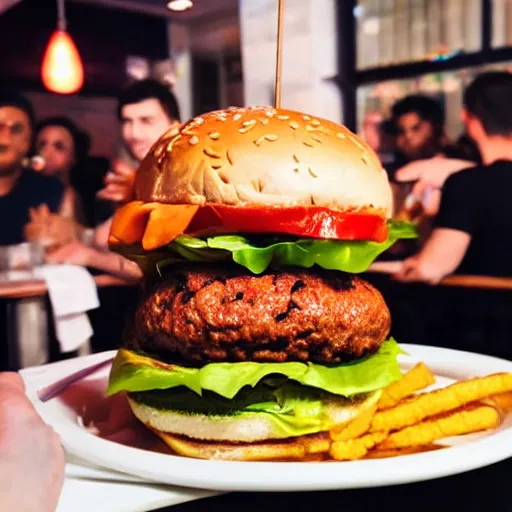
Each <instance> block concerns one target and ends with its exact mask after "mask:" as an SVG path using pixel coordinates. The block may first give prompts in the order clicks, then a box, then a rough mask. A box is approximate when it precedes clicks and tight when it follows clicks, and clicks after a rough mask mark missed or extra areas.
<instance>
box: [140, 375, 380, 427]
mask: <svg viewBox="0 0 512 512" xmlns="http://www.w3.org/2000/svg"><path fill="white" fill-rule="evenodd" d="M377 393H379V392H377ZM131 397H132V398H133V399H134V400H135V401H137V402H138V403H141V404H144V405H147V406H149V407H152V408H156V409H159V410H160V411H161V413H162V414H165V412H166V411H172V412H182V413H183V414H186V415H187V416H191V415H194V414H199V415H205V414H206V415H208V417H209V418H210V420H211V421H215V419H216V418H218V419H219V420H221V419H223V418H225V417H227V416H229V417H237V418H251V417H255V416H257V417H261V416H262V415H263V416H265V418H266V420H267V421H269V422H271V423H272V425H273V434H274V435H275V436H276V437H291V436H300V435H306V434H313V433H316V432H321V431H325V430H330V429H331V428H332V427H333V426H334V424H333V420H332V412H333V411H336V410H338V409H344V408H346V407H350V406H353V405H357V404H358V403H359V402H361V401H363V400H366V399H368V398H369V395H367V394H365V395H359V396H357V397H355V398H345V397H340V396H336V395H332V394H329V393H325V392H324V391H321V390H318V389H314V388H309V387H304V386H301V385H300V384H296V383H293V382H292V381H285V382H284V384H282V383H277V384H276V385H274V383H269V382H268V381H263V382H260V383H259V384H258V385H257V386H256V387H255V388H244V389H242V390H241V391H240V392H239V393H238V394H237V395H236V396H235V397H234V398H233V399H231V400H229V399H227V398H223V397H221V396H219V395H217V394H216V393H212V392H209V391H205V392H204V394H203V396H202V397H200V396H198V395H197V394H195V393H194V392H193V391H190V390H189V389H186V388H183V387H180V388H174V389H170V390H160V391H144V392H136V393H131ZM376 398H377V397H376ZM330 413H331V414H330Z"/></svg>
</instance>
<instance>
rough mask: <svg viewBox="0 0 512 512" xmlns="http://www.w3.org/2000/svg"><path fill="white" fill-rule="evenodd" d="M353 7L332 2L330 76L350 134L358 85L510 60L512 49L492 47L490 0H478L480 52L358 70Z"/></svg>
mask: <svg viewBox="0 0 512 512" xmlns="http://www.w3.org/2000/svg"><path fill="white" fill-rule="evenodd" d="M355 7H357V0H337V3H336V8H337V9H336V10H337V13H336V16H337V24H338V30H337V34H338V37H337V44H338V75H337V76H336V77H334V81H335V82H336V83H337V84H338V86H339V87H340V89H341V93H342V106H343V120H344V124H345V125H346V126H347V127H348V128H349V129H351V130H353V131H355V129H356V127H357V103H356V101H357V90H358V89H359V87H361V86H364V85H368V84H372V83H378V82H383V81H388V80H400V79H406V78H414V77H418V76H422V75H428V74H431V73H439V72H442V71H457V70H459V69H463V68H471V67H475V66H481V65H484V64H494V63H497V62H505V61H512V46H505V47H501V48H494V47H493V46H492V35H493V34H492V27H493V24H492V15H493V12H492V11H493V7H492V0H480V8H481V10H482V16H481V26H480V30H481V41H482V45H481V49H480V50H478V51H476V52H470V53H464V54H457V55H455V56H453V57H452V58H449V59H447V60H438V61H430V60H423V61H415V62H410V63H404V64H397V65H393V66H378V67H372V68H365V69H361V70H358V69H357V61H356V55H357V52H356V51H357V47H356V45H357V40H356V24H357V23H356V19H355V17H354V9H355Z"/></svg>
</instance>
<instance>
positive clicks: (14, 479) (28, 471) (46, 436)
mask: <svg viewBox="0 0 512 512" xmlns="http://www.w3.org/2000/svg"><path fill="white" fill-rule="evenodd" d="M64 464H65V460H64V451H63V450H62V447H61V445H60V441H59V436H58V435H57V434H56V433H55V432H54V431H53V429H52V428H51V427H50V426H48V425H47V424H46V423H45V422H44V421H43V420H42V419H41V417H40V416H39V415H38V414H37V412H36V410H35V408H34V406H33V405H32V404H31V403H30V401H29V400H28V398H27V397H26V395H25V388H24V385H23V381H22V379H21V377H20V376H19V375H18V374H16V373H11V372H4V373H0V503H1V509H2V510H6V511H7V510H20V511H23V512H53V511H54V510H55V509H56V507H57V502H58V499H59V496H60V492H61V489H62V485H63V482H64Z"/></svg>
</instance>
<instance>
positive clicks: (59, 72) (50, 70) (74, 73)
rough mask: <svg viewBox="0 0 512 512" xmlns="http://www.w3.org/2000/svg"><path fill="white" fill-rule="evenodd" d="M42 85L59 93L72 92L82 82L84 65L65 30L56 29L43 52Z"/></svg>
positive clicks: (76, 89) (75, 90) (77, 88)
mask: <svg viewBox="0 0 512 512" xmlns="http://www.w3.org/2000/svg"><path fill="white" fill-rule="evenodd" d="M41 74H42V79H43V84H44V86H45V87H46V88H47V89H48V90H50V91H52V92H56V93H59V94H72V93H74V92H77V91H79V90H80V89H81V88H82V86H83V84H84V67H83V64H82V59H81V58H80V54H79V53H78V50H77V48H76V46H75V43H74V42H73V39H71V36H70V35H69V34H68V33H67V32H66V31H65V30H56V31H55V32H54V33H53V34H52V37H51V38H50V42H49V43H48V47H47V48H46V51H45V53H44V57H43V66H42V73H41Z"/></svg>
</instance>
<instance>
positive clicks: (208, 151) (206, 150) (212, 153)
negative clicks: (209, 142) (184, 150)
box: [203, 148, 220, 158]
mask: <svg viewBox="0 0 512 512" xmlns="http://www.w3.org/2000/svg"><path fill="white" fill-rule="evenodd" d="M203 153H204V154H205V155H207V156H209V157H211V158H220V155H219V153H217V152H216V151H214V150H213V149H211V148H204V149H203Z"/></svg>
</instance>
